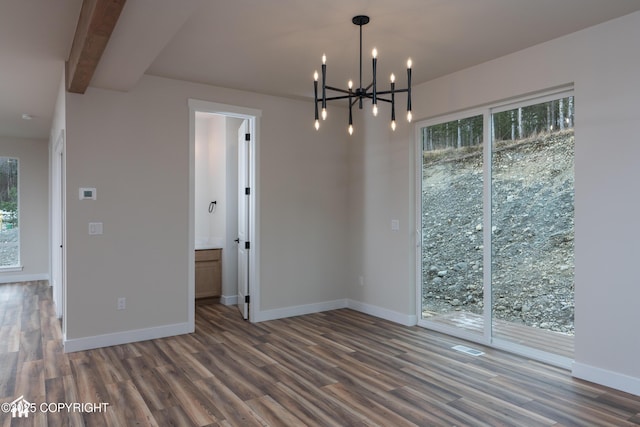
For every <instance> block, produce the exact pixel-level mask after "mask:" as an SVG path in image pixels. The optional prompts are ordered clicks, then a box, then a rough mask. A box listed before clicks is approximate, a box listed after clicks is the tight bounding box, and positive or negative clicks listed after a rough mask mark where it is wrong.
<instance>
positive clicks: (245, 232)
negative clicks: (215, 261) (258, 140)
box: [236, 120, 251, 319]
mask: <svg viewBox="0 0 640 427" xmlns="http://www.w3.org/2000/svg"><path fill="white" fill-rule="evenodd" d="M248 124H249V122H248V121H247V120H243V121H242V124H241V125H240V127H239V128H238V239H237V240H236V242H237V243H238V309H240V312H241V313H242V317H243V318H244V319H248V318H249V248H250V238H249V237H250V236H249V209H250V206H249V192H250V191H251V190H250V189H249V150H250V145H249V144H250V139H249V137H248V135H249V126H248Z"/></svg>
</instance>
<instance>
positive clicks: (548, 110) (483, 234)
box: [417, 91, 574, 364]
mask: <svg viewBox="0 0 640 427" xmlns="http://www.w3.org/2000/svg"><path fill="white" fill-rule="evenodd" d="M573 123H574V98H573V95H572V93H571V92H570V91H567V92H558V93H551V94H546V95H544V96H540V97H536V98H531V99H523V100H521V101H518V102H516V103H510V104H509V105H501V106H488V107H486V108H484V109H482V110H480V111H479V112H477V113H474V114H470V113H466V114H465V113H462V114H459V115H455V116H450V117H447V118H445V119H438V120H429V121H425V122H423V123H419V124H418V138H419V144H420V145H419V148H420V152H421V155H420V161H421V164H420V165H419V171H420V185H419V186H417V188H419V191H420V194H419V198H418V200H420V213H419V215H420V216H419V218H420V224H419V226H420V227H421V230H422V241H421V249H420V251H419V257H420V258H419V259H420V260H421V262H420V272H421V274H420V281H421V283H420V296H421V298H419V300H420V302H419V304H420V307H419V308H420V313H421V314H422V316H421V320H420V324H422V325H423V326H427V327H431V328H433V329H436V330H440V331H442V332H447V333H451V334H453V335H458V336H461V337H463V338H468V339H472V340H474V339H475V340H477V341H479V342H483V343H487V344H493V345H495V346H497V347H501V348H505V349H507V350H514V351H518V352H520V353H524V354H527V352H528V351H529V350H531V353H529V354H533V353H535V354H540V352H544V353H548V354H550V355H551V356H549V358H547V359H546V360H547V361H551V362H553V361H554V360H551V359H553V358H555V357H556V356H557V358H556V360H558V361H559V362H558V364H566V363H567V360H570V359H571V358H572V356H573V333H574V329H573V315H574V300H573V294H574V261H573V252H574V245H573V235H574V231H573V220H574V194H573V191H574V190H573V188H574V178H573V177H574V174H573V167H574V137H573ZM483 140H484V141H487V143H486V144H483Z"/></svg>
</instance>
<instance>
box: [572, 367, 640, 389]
mask: <svg viewBox="0 0 640 427" xmlns="http://www.w3.org/2000/svg"><path fill="white" fill-rule="evenodd" d="M571 375H573V376H574V377H576V378H580V379H582V380H586V381H590V382H592V383H596V384H600V385H604V386H607V387H611V388H615V389H616V390H621V391H624V392H626V393H631V394H635V395H636V396H640V378H635V377H631V376H629V375H625V374H621V373H619V372H613V371H608V370H606V369H602V368H596V367H595V366H590V365H585V364H584V363H578V362H574V363H573V366H572V367H571Z"/></svg>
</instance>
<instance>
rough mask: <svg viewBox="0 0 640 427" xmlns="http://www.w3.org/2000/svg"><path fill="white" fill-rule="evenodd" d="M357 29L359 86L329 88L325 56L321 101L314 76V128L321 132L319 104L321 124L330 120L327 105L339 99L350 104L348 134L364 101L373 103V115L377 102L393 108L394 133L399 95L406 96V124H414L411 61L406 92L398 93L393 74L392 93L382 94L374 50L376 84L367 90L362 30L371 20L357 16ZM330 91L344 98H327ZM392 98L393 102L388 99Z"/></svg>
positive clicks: (374, 49)
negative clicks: (363, 66) (358, 38)
mask: <svg viewBox="0 0 640 427" xmlns="http://www.w3.org/2000/svg"><path fill="white" fill-rule="evenodd" d="M351 22H353V23H354V24H355V25H358V26H359V27H360V82H359V85H358V87H357V88H354V87H353V81H351V80H349V83H348V88H347V89H341V88H337V87H333V86H328V85H327V56H326V55H322V97H321V98H318V77H319V76H318V71H315V72H314V74H313V79H314V82H313V91H314V94H315V118H316V121H315V128H316V130H318V129H319V128H320V120H319V118H318V104H321V108H322V112H321V115H322V120H326V118H327V101H334V100H338V99H347V100H348V101H349V134H350V135H352V134H353V114H352V108H353V106H354V105H355V104H356V102H357V103H358V108H359V109H362V104H363V101H364V99H365V98H368V99H371V105H372V106H373V115H374V116H377V115H378V101H384V102H388V103H390V104H391V129H393V130H396V110H395V107H396V101H395V95H396V93H402V92H406V93H407V121H409V122H411V118H412V117H411V59H409V60H407V88H406V89H397V88H396V87H395V85H396V83H395V80H396V77H395V76H394V75H393V74H391V77H390V80H391V89H390V90H383V91H379V90H378V87H377V82H376V66H377V62H378V51H377V50H376V48H373V51H372V52H371V57H372V64H373V81H372V82H371V83H370V84H369V86H367V87H363V86H362V26H363V25H366V24H368V23H369V17H368V16H365V15H358V16H354V17H353V19H352V20H351ZM327 90H331V91H334V92H338V93H341V94H342V95H336V96H330V97H327ZM388 95H390V98H388V97H386V96H388Z"/></svg>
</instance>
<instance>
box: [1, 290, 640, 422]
mask: <svg viewBox="0 0 640 427" xmlns="http://www.w3.org/2000/svg"><path fill="white" fill-rule="evenodd" d="M196 323H197V325H196V333H194V334H190V335H182V336H178V337H172V338H164V339H159V340H153V341H146V342H140V343H135V344H127V345H120V346H114V347H108V348H102V349H97V350H90V351H83V352H77V353H71V354H64V353H62V343H61V333H60V324H59V321H58V320H57V319H56V318H55V317H54V310H53V306H52V301H51V296H50V288H48V287H47V285H46V283H44V282H29V283H27V284H24V285H20V284H8V285H0V403H5V402H12V401H13V400H14V399H16V398H17V397H19V396H21V395H23V396H24V398H25V399H26V400H27V401H29V402H32V403H36V405H37V406H39V405H41V404H42V403H55V402H67V403H72V402H81V403H89V402H91V403H100V402H106V403H108V404H109V405H108V406H107V407H106V410H105V411H104V412H93V413H87V412H85V413H79V412H66V411H62V412H51V413H43V412H39V411H36V412H35V413H32V414H30V415H29V417H28V418H12V416H11V414H7V413H0V427H8V426H64V425H68V426H73V427H76V426H83V425H84V426H134V425H141V426H146V425H153V426H303V425H309V426H351V425H354V426H394V427H397V426H415V425H417V426H552V425H556V426H561V425H562V426H627V425H640V397H638V396H633V395H630V394H626V393H622V392H619V391H615V390H611V389H608V388H605V387H601V386H597V385H594V384H591V383H587V382H584V381H580V380H576V379H573V378H571V377H570V376H569V373H568V372H567V371H564V370H562V369H558V368H554V367H549V366H546V365H544V364H541V363H537V362H533V361H529V360H526V359H523V358H520V357H516V356H513V355H509V354H505V353H502V352H500V351H496V350H492V349H487V348H482V347H481V346H477V345H475V344H469V343H465V342H464V341H461V340H458V339H454V338H451V337H448V336H445V335H440V334H437V333H434V332H430V331H428V330H425V329H422V328H418V327H411V328H407V327H403V326H399V325H397V324H394V323H390V322H387V321H384V320H380V319H377V318H374V317H370V316H367V315H364V314H361V313H358V312H355V311H351V310H347V309H344V310H335V311H330V312H325V313H320V314H313V315H307V316H301V317H296V318H289V319H283V320H276V321H270V322H264V323H260V324H255V325H252V324H250V323H247V322H244V321H242V320H240V318H239V315H238V314H237V311H236V309H235V308H232V307H225V306H222V305H199V306H197V313H196ZM458 344H463V345H465V344H466V345H467V346H469V347H473V348H478V349H480V350H483V351H484V352H485V355H484V356H479V357H473V356H469V355H466V354H464V353H460V352H457V351H454V350H452V349H451V347H452V346H454V345H458Z"/></svg>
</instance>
